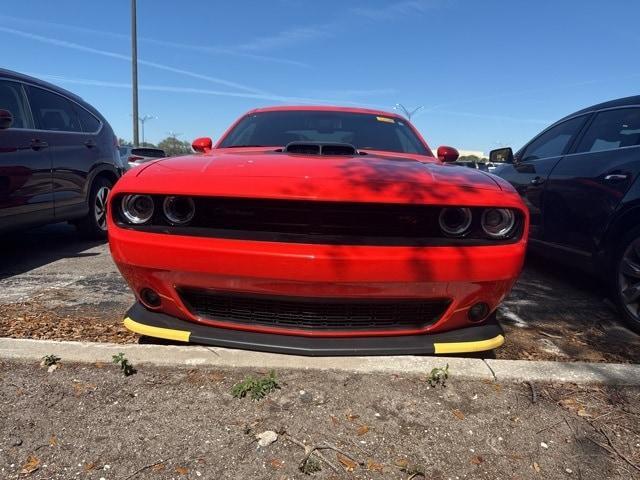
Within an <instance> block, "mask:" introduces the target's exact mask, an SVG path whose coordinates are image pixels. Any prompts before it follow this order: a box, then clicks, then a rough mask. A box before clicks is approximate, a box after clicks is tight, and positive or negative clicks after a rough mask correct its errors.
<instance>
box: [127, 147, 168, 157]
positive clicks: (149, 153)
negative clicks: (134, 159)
mask: <svg viewBox="0 0 640 480" xmlns="http://www.w3.org/2000/svg"><path fill="white" fill-rule="evenodd" d="M131 155H139V156H141V157H152V158H163V157H164V156H165V153H164V150H159V149H157V148H134V149H132V150H131Z"/></svg>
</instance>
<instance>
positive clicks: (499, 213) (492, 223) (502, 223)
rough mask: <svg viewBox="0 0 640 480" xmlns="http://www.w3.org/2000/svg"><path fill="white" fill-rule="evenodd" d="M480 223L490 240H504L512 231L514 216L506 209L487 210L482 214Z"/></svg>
mask: <svg viewBox="0 0 640 480" xmlns="http://www.w3.org/2000/svg"><path fill="white" fill-rule="evenodd" d="M480 223H481V225H482V230H484V233H486V234H487V235H489V236H490V237H491V238H505V237H507V236H509V234H510V233H511V232H512V231H513V227H514V225H515V224H516V216H515V215H514V214H513V212H512V211H511V210H508V209H506V208H489V209H487V210H485V211H484V212H482V219H481V221H480Z"/></svg>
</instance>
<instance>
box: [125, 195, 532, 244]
mask: <svg viewBox="0 0 640 480" xmlns="http://www.w3.org/2000/svg"><path fill="white" fill-rule="evenodd" d="M152 197H153V200H154V202H155V205H156V208H155V214H154V217H153V219H152V220H151V221H150V222H149V223H148V224H144V225H130V224H127V223H126V221H125V220H124V219H123V217H122V214H121V213H120V212H119V210H117V209H116V210H115V213H114V215H115V220H116V222H117V223H118V225H119V226H121V227H124V228H135V229H137V230H143V231H147V232H154V233H164V234H175V235H190V236H199V237H211V238H231V239H242V240H258V241H272V242H284V243H311V244H325V245H389V246H427V245H429V246H430V245H435V246H440V245H467V246H468V245H498V244H501V243H503V244H504V243H512V242H515V241H517V240H519V238H520V237H521V234H522V226H523V224H524V222H523V219H524V217H523V216H522V215H521V214H520V213H519V212H517V213H516V216H517V227H516V228H515V229H514V233H513V236H511V237H510V238H506V239H503V240H495V239H489V238H487V236H486V234H484V233H483V231H482V228H481V226H480V218H481V215H482V211H483V210H484V208H483V207H470V210H471V211H472V213H473V222H472V224H471V226H470V229H469V232H468V233H467V234H465V236H464V237H462V238H451V237H447V236H445V235H444V234H443V233H442V230H441V228H440V224H439V221H438V218H439V215H440V212H441V210H442V207H440V206H436V205H416V204H393V203H357V202H333V201H331V202H329V201H327V202H325V201H306V200H272V199H262V198H229V197H193V201H194V204H195V216H194V217H193V220H192V221H191V222H189V224H188V225H184V226H174V225H169V224H168V222H167V219H166V218H164V216H163V214H162V202H163V199H164V197H163V196H160V195H154V196H152ZM115 203H116V204H117V203H118V202H117V201H116V202H115Z"/></svg>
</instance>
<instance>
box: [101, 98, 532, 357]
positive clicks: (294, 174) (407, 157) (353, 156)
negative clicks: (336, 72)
mask: <svg viewBox="0 0 640 480" xmlns="http://www.w3.org/2000/svg"><path fill="white" fill-rule="evenodd" d="M193 148H194V149H195V150H196V151H198V152H200V154H198V155H191V156H185V157H181V158H166V159H161V160H158V161H153V162H150V163H148V164H145V165H142V166H141V167H139V168H137V169H134V170H132V171H130V172H129V173H127V174H126V175H125V176H124V177H123V178H122V179H121V180H120V181H118V183H117V184H116V186H115V187H114V189H113V191H112V194H111V197H110V201H109V212H110V214H109V226H108V232H109V242H110V245H111V252H112V255H113V258H114V260H115V262H116V264H117V265H118V268H119V269H120V271H121V272H122V275H123V276H124V278H125V279H126V280H127V282H128V283H129V285H130V286H131V288H132V289H133V291H134V292H135V294H136V296H137V299H138V302H137V303H136V304H135V305H134V306H133V307H132V308H131V309H130V310H129V312H128V313H127V316H126V318H125V321H124V323H125V326H126V327H127V328H129V329H130V330H133V331H134V332H137V333H140V334H143V335H148V336H152V337H160V338H165V339H171V340H179V341H184V342H195V343H201V344H209V345H217V346H224V347H236V348H245V349H255V350H266V351H274V352H286V353H296V354H305V355H382V354H424V353H436V354H440V353H458V352H471V351H481V350H489V349H493V348H496V347H498V346H500V345H501V344H502V343H503V341H504V337H503V335H502V330H501V328H500V325H499V324H498V323H497V321H496V319H495V314H494V312H495V309H496V308H497V306H498V304H499V303H500V302H501V301H502V299H503V298H504V297H505V295H507V294H508V292H509V290H510V289H511V287H512V285H513V283H514V282H515V280H516V278H517V276H518V274H519V272H520V270H521V268H522V264H523V259H524V254H525V247H526V242H527V230H528V223H529V221H528V213H527V208H526V207H525V205H524V204H523V202H522V200H521V199H520V196H519V195H518V194H517V193H516V191H515V190H514V189H513V188H512V187H511V185H509V184H508V183H507V182H506V181H503V180H501V179H500V178H498V177H496V176H493V175H491V174H488V173H485V172H482V171H479V170H471V169H469V168H465V167H461V166H456V165H452V164H451V162H453V161H455V160H456V159H457V157H458V152H457V151H456V150H455V149H453V148H450V147H440V148H439V149H438V152H437V157H436V156H434V155H433V154H432V152H431V150H430V149H429V146H428V145H427V143H426V142H425V141H424V140H423V138H422V137H421V136H420V134H419V133H418V132H417V131H416V129H415V128H414V127H413V126H412V125H411V124H410V123H409V122H408V121H407V120H406V119H404V118H402V117H400V116H398V115H395V114H391V113H386V112H382V111H375V110H365V109H356V108H338V107H277V108H264V109H259V110H253V111H251V112H249V113H247V114H246V115H244V116H243V117H242V118H240V119H239V120H238V121H237V122H236V123H235V124H233V125H232V126H231V128H230V129H229V130H228V131H227V132H226V133H225V134H224V135H223V136H222V138H221V139H220V141H218V143H217V144H216V145H215V146H213V144H212V141H211V139H209V138H200V139H197V140H196V141H194V143H193Z"/></svg>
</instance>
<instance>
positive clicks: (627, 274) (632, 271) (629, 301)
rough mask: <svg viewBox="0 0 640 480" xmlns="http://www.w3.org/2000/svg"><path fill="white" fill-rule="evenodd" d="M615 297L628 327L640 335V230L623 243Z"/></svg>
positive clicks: (619, 251) (617, 269)
mask: <svg viewBox="0 0 640 480" xmlns="http://www.w3.org/2000/svg"><path fill="white" fill-rule="evenodd" d="M614 280H615V295H616V300H617V303H618V307H619V308H620V311H621V312H622V315H623V316H624V319H625V321H626V322H627V325H628V326H629V327H630V328H631V329H632V330H634V331H635V332H636V333H640V229H636V230H634V231H632V232H631V233H630V234H629V235H627V236H626V237H625V239H624V240H623V241H622V244H621V246H620V248H619V249H618V252H617V255H616V260H615V279H614Z"/></svg>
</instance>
